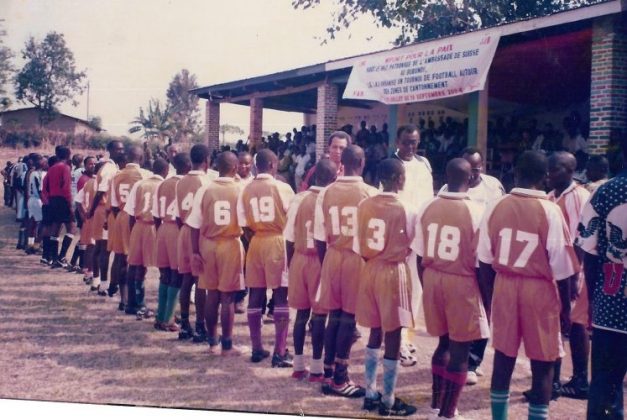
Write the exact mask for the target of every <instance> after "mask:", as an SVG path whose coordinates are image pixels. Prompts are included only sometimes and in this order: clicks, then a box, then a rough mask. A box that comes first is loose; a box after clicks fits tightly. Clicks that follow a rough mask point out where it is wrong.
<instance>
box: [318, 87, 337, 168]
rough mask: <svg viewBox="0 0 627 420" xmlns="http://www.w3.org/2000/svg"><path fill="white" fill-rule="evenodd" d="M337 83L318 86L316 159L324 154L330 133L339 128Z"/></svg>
mask: <svg viewBox="0 0 627 420" xmlns="http://www.w3.org/2000/svg"><path fill="white" fill-rule="evenodd" d="M337 103H338V90H337V85H334V84H332V83H327V84H323V85H321V86H318V105H317V113H316V160H319V159H320V157H321V156H322V155H323V154H324V152H325V151H326V148H327V139H328V138H329V135H330V134H331V133H332V132H333V131H335V130H336V129H337Z"/></svg>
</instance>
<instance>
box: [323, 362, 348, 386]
mask: <svg viewBox="0 0 627 420" xmlns="http://www.w3.org/2000/svg"><path fill="white" fill-rule="evenodd" d="M325 371H326V369H325ZM325 373H326V372H325ZM325 376H326V375H325ZM347 381H348V360H347V359H339V358H336V359H335V371H334V372H333V382H334V383H335V384H336V385H342V384H345V383H346V382H347Z"/></svg>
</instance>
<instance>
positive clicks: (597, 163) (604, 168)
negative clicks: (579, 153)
mask: <svg viewBox="0 0 627 420" xmlns="http://www.w3.org/2000/svg"><path fill="white" fill-rule="evenodd" d="M587 166H589V167H592V168H594V169H597V170H598V171H599V172H602V173H605V174H607V173H608V172H609V171H610V164H609V162H608V160H607V158H606V157H605V156H603V155H592V156H590V159H588V163H587Z"/></svg>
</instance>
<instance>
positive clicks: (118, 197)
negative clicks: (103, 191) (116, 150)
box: [110, 163, 147, 209]
mask: <svg viewBox="0 0 627 420" xmlns="http://www.w3.org/2000/svg"><path fill="white" fill-rule="evenodd" d="M146 175H147V174H146V171H145V170H143V169H141V168H140V167H139V165H138V164H136V163H127V164H126V167H124V169H122V170H121V171H119V172H118V173H117V174H115V176H114V177H113V180H112V181H111V191H110V197H111V200H110V204H111V207H119V208H120V209H123V208H124V205H125V204H126V200H127V199H128V195H129V193H130V192H131V190H132V189H133V186H134V185H135V183H136V182H137V181H140V180H142V179H144V178H145V177H146Z"/></svg>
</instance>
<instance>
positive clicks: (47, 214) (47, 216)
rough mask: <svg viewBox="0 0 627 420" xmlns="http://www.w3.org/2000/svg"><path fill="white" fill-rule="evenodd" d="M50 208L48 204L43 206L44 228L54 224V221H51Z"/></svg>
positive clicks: (42, 218) (42, 221)
mask: <svg viewBox="0 0 627 420" xmlns="http://www.w3.org/2000/svg"><path fill="white" fill-rule="evenodd" d="M49 207H50V206H49V205H48V204H42V205H41V224H42V225H44V226H48V225H50V224H51V223H52V220H50V211H48V208H49Z"/></svg>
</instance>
